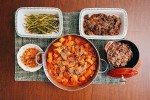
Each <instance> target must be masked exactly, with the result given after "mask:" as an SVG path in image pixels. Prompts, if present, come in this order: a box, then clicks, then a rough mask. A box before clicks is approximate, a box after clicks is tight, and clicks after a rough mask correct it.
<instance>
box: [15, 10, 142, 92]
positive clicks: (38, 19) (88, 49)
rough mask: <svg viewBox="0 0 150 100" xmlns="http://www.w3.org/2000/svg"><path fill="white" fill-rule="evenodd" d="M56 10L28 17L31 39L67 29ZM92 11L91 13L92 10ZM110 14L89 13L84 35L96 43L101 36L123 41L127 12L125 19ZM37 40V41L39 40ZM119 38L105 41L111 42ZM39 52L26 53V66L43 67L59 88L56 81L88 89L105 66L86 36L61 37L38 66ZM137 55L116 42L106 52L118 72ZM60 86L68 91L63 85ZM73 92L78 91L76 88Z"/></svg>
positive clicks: (25, 20)
mask: <svg viewBox="0 0 150 100" xmlns="http://www.w3.org/2000/svg"><path fill="white" fill-rule="evenodd" d="M36 10H38V9H36ZM53 10H54V9H53ZM53 10H52V12H51V14H35V13H34V14H32V13H31V14H24V22H23V24H24V28H25V31H28V32H29V33H30V35H28V36H27V37H30V36H31V34H40V35H41V36H40V38H43V37H42V35H43V34H44V35H46V36H47V34H53V32H54V33H58V30H59V29H61V27H63V25H61V24H60V22H63V18H62V17H58V15H57V14H55V13H58V14H60V12H59V11H58V12H57V11H56V12H55V11H53ZM55 10H56V9H55ZM57 10H58V9H57ZM100 10H102V9H100ZM100 10H99V11H100ZM83 11H84V10H83ZM89 11H91V9H90V10H89ZM93 11H97V9H94V10H93ZM114 11H118V12H117V13H119V12H120V11H122V10H121V9H120V10H116V9H115V10H114ZM106 12H107V9H106ZM108 13H110V11H108ZM108 13H101V12H99V13H95V14H94V13H92V14H90V12H88V13H87V12H86V14H85V15H84V16H82V17H83V21H81V20H80V19H79V20H80V21H81V23H80V24H82V25H83V26H82V25H79V26H82V28H83V32H84V34H86V35H88V36H95V37H94V38H92V39H97V36H103V37H105V36H110V37H113V36H118V37H119V35H120V37H119V38H120V39H121V38H123V37H125V35H126V33H125V30H126V29H125V27H127V25H126V24H125V23H127V19H125V17H122V16H125V15H126V12H125V11H122V13H123V14H122V13H120V14H121V15H122V16H119V14H117V15H115V14H116V13H115V14H108ZM18 18H19V17H18ZM59 18H60V19H59ZM81 19H82V18H81ZM72 20H73V19H72ZM66 23H67V22H66ZM21 24H22V23H21ZM19 25H20V24H19ZM79 28H80V27H79ZM16 29H17V28H16ZM20 30H22V28H20ZM79 30H80V29H79ZM80 32H82V31H80ZM121 32H122V33H121ZM123 33H124V34H123ZM61 34H62V33H60V35H61ZM23 35H26V34H23ZM23 35H22V37H23ZM121 35H122V36H123V37H122V36H121ZM20 36H21V35H20ZM51 36H53V35H51ZM34 38H37V37H36V36H35V37H34ZM38 38H39V37H38ZM44 38H47V37H44ZM49 38H51V37H49ZM119 38H104V39H106V40H108V39H119ZM98 39H100V38H98ZM98 42H101V40H99V41H98ZM38 52H39V50H37V49H36V48H32V47H30V48H28V49H26V50H25V52H24V53H23V55H22V56H21V57H20V59H21V61H22V63H23V64H24V65H26V66H28V67H30V68H34V67H36V66H37V65H42V64H43V68H44V71H45V74H46V76H47V77H48V79H49V80H50V81H51V82H52V83H53V84H54V85H56V83H55V82H54V81H56V82H57V83H59V84H61V85H62V86H66V87H80V86H83V87H85V86H87V85H88V84H89V83H91V82H92V81H93V80H94V78H95V77H96V75H97V73H98V72H99V68H100V67H102V65H100V64H101V63H100V60H101V58H100V56H99V54H98V52H97V49H96V48H95V46H94V45H93V44H92V43H91V42H89V41H88V40H87V39H86V38H85V37H84V35H83V36H78V35H72V34H70V35H66V36H61V37H60V38H57V39H56V40H54V42H52V44H50V45H49V46H48V48H47V49H46V51H45V52H43V53H41V55H42V63H41V64H39V63H38V64H37V62H40V61H41V58H40V57H39V56H38V57H37V58H36V56H37V53H38ZM99 52H101V51H99ZM133 52H134V51H132V50H131V47H130V46H129V45H128V44H127V43H121V42H119V41H115V42H114V43H113V44H112V45H110V47H109V49H108V51H107V52H106V55H107V60H108V64H110V65H111V66H112V67H113V68H114V70H115V69H116V68H117V69H119V68H120V69H121V68H125V67H126V65H128V62H130V61H131V60H132V59H133V58H134V56H133ZM36 60H37V62H36ZM138 60H139V59H138ZM106 63H107V62H106ZM129 67H131V66H129ZM132 67H134V66H132ZM128 69H129V68H128ZM132 69H133V68H131V69H130V70H132ZM38 70H39V69H38ZM122 70H124V69H122ZM118 73H119V75H120V76H122V73H121V72H118ZM118 73H117V74H118ZM113 74H114V73H113ZM51 78H52V79H51ZM84 85H85V86H84ZM56 86H57V87H60V88H62V89H65V90H67V89H68V88H67V89H66V88H64V87H61V86H59V85H56ZM70 90H74V88H73V89H70Z"/></svg>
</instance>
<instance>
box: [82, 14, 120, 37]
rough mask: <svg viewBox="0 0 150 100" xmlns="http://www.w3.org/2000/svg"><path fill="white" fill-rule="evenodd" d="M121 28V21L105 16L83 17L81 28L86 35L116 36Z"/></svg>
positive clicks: (115, 17) (114, 17)
mask: <svg viewBox="0 0 150 100" xmlns="http://www.w3.org/2000/svg"><path fill="white" fill-rule="evenodd" d="M120 27H121V19H120V17H117V16H115V15H112V16H110V15H109V16H107V15H106V14H102V13H99V14H93V15H91V16H89V15H85V16H84V22H83V28H84V32H85V34H87V35H118V34H119V31H120Z"/></svg>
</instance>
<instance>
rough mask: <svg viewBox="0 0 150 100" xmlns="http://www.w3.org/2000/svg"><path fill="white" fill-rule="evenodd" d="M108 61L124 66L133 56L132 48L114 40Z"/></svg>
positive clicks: (109, 50)
mask: <svg viewBox="0 0 150 100" xmlns="http://www.w3.org/2000/svg"><path fill="white" fill-rule="evenodd" d="M107 53H108V55H107V56H108V61H109V62H110V64H111V65H112V66H114V67H124V66H126V65H127V63H128V62H129V61H130V60H131V58H132V57H133V53H132V51H131V48H130V47H129V46H128V45H127V44H125V43H121V42H114V43H113V44H112V45H111V46H110V47H109V49H108V52H107Z"/></svg>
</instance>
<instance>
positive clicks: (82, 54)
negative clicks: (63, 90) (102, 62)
mask: <svg viewBox="0 0 150 100" xmlns="http://www.w3.org/2000/svg"><path fill="white" fill-rule="evenodd" d="M46 62H47V69H48V72H49V74H50V76H51V77H52V78H53V79H54V80H55V81H57V82H58V83H60V84H62V85H64V86H80V85H82V84H84V83H86V82H87V81H88V80H89V79H90V78H91V77H92V76H93V75H94V72H95V70H96V66H97V56H96V53H95V51H94V48H93V46H92V45H91V44H90V43H89V42H87V41H86V40H84V39H82V38H81V37H78V36H71V35H69V36H65V37H62V38H60V39H59V40H57V41H55V42H54V43H53V45H51V46H50V48H49V50H48V55H47V61H46Z"/></svg>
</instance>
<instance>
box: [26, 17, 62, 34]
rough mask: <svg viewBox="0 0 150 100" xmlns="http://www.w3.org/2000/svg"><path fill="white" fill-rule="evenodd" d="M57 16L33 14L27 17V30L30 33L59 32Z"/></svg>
mask: <svg viewBox="0 0 150 100" xmlns="http://www.w3.org/2000/svg"><path fill="white" fill-rule="evenodd" d="M57 18H58V16H57V15H52V14H31V15H25V22H26V23H25V29H26V30H27V31H28V32H30V33H33V34H34V33H37V34H48V33H52V32H58V25H59V22H58V20H57Z"/></svg>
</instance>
